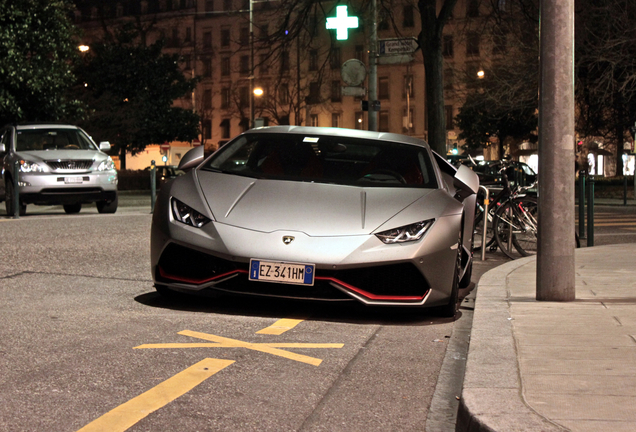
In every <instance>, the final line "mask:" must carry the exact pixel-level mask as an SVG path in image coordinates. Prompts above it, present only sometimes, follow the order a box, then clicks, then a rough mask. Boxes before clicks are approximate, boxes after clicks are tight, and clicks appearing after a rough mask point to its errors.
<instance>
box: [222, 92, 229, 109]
mask: <svg viewBox="0 0 636 432" xmlns="http://www.w3.org/2000/svg"><path fill="white" fill-rule="evenodd" d="M230 97H231V93H230V89H229V88H228V87H223V88H222V89H221V108H223V109H227V108H229V107H230Z"/></svg>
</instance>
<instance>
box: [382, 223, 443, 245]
mask: <svg viewBox="0 0 636 432" xmlns="http://www.w3.org/2000/svg"><path fill="white" fill-rule="evenodd" d="M433 221H434V219H429V220H425V221H422V222H416V223H414V224H411V225H405V226H403V227H399V228H393V229H390V230H387V231H382V232H379V233H376V237H377V238H379V239H380V240H382V242H384V243H386V244H391V243H404V242H410V241H417V240H419V239H421V238H422V236H423V235H424V233H425V232H426V231H427V230H428V229H429V228H430V227H431V225H433Z"/></svg>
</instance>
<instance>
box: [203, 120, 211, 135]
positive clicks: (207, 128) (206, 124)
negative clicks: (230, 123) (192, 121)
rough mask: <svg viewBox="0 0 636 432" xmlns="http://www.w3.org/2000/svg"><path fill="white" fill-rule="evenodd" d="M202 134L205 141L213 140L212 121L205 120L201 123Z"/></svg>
mask: <svg viewBox="0 0 636 432" xmlns="http://www.w3.org/2000/svg"><path fill="white" fill-rule="evenodd" d="M201 129H203V130H202V131H201V132H202V133H203V139H212V120H203V121H202V122H201Z"/></svg>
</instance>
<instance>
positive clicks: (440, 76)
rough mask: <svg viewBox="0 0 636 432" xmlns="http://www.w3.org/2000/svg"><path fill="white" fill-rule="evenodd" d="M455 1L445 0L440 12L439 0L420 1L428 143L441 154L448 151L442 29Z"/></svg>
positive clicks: (420, 35)
mask: <svg viewBox="0 0 636 432" xmlns="http://www.w3.org/2000/svg"><path fill="white" fill-rule="evenodd" d="M456 3H457V0H444V2H443V3H442V8H441V9H440V12H439V16H438V15H437V0H419V1H418V8H419V11H420V19H421V21H422V31H421V32H420V34H419V37H418V42H419V44H420V48H421V49H422V54H423V57H424V72H425V88H426V116H427V120H428V143H429V145H430V146H431V148H432V149H433V150H435V151H436V152H437V153H439V154H440V155H446V119H445V112H444V111H445V110H444V73H443V71H444V57H443V56H442V37H443V36H442V35H443V33H442V32H443V30H444V25H445V24H446V22H447V21H448V19H449V18H450V16H451V14H452V11H453V8H454V7H455V4H456Z"/></svg>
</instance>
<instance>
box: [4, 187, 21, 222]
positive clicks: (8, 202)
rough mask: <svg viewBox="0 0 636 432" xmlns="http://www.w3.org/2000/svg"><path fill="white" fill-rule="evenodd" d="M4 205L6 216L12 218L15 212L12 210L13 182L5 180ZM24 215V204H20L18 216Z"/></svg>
mask: <svg viewBox="0 0 636 432" xmlns="http://www.w3.org/2000/svg"><path fill="white" fill-rule="evenodd" d="M4 204H5V209H6V210H7V216H10V217H11V216H14V215H15V210H14V209H13V182H12V181H9V180H7V182H6V183H5V188H4ZM25 214H26V204H22V203H20V216H24V215H25Z"/></svg>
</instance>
